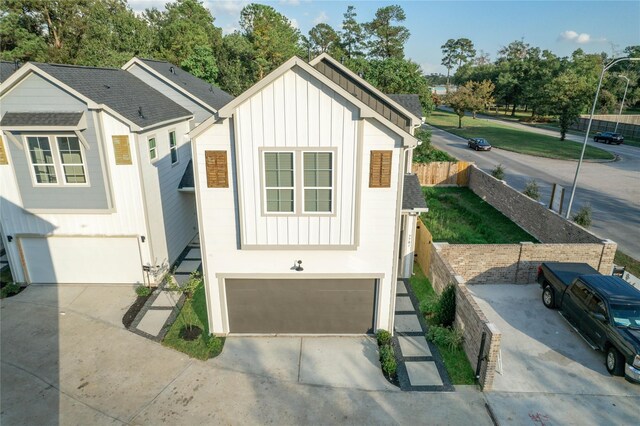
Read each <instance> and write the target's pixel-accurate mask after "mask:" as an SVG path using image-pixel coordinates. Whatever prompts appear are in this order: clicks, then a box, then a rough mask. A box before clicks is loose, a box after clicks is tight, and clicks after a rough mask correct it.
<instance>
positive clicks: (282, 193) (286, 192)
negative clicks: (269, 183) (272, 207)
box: [278, 189, 293, 201]
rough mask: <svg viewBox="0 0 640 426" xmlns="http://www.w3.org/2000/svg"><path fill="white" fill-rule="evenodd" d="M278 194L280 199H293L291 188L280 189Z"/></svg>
mask: <svg viewBox="0 0 640 426" xmlns="http://www.w3.org/2000/svg"><path fill="white" fill-rule="evenodd" d="M278 196H279V197H280V201H293V189H280V190H279V193H278Z"/></svg>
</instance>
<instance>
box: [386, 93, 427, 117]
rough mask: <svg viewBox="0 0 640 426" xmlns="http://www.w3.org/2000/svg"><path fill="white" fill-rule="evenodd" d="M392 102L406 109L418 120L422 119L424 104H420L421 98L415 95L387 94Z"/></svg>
mask: <svg viewBox="0 0 640 426" xmlns="http://www.w3.org/2000/svg"><path fill="white" fill-rule="evenodd" d="M387 96H388V97H389V98H391V100H393V101H395V102H396V103H398V104H400V105H401V106H402V107H404V109H406V110H407V111H409V112H410V113H411V114H413V115H415V116H416V117H418V118H422V116H423V115H424V114H423V113H422V104H421V103H420V97H419V96H418V95H414V94H387Z"/></svg>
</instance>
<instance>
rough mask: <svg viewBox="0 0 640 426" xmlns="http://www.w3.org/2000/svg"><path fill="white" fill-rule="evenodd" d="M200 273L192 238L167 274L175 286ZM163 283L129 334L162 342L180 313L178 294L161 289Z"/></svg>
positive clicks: (196, 242) (195, 241)
mask: <svg viewBox="0 0 640 426" xmlns="http://www.w3.org/2000/svg"><path fill="white" fill-rule="evenodd" d="M195 271H200V272H202V254H201V253H200V241H199V239H198V236H196V237H195V238H194V239H193V240H192V241H191V242H190V243H189V244H188V245H187V247H186V248H185V249H184V251H183V252H182V253H181V254H180V256H179V257H178V260H177V261H176V263H175V265H174V272H173V274H171V275H170V277H171V278H172V279H174V280H175V282H177V283H178V284H179V285H182V284H184V283H185V282H186V281H187V280H188V279H189V276H190V275H191V274H192V273H193V272H195ZM165 286H166V283H162V284H161V285H160V286H159V287H158V288H157V289H156V290H154V292H153V294H152V295H151V297H149V299H148V300H147V302H146V303H145V305H144V307H143V308H142V309H141V310H140V312H139V313H138V315H137V316H136V318H135V319H134V320H133V323H131V327H129V331H132V332H134V333H136V334H139V335H141V336H143V337H146V338H148V339H151V340H155V341H158V342H160V341H162V339H163V338H164V336H165V334H166V333H167V331H168V330H169V326H170V325H171V324H172V323H173V321H174V320H175V318H176V316H177V315H178V313H179V312H180V306H181V300H180V295H179V294H177V293H176V292H174V291H169V290H165Z"/></svg>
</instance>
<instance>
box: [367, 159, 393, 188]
mask: <svg viewBox="0 0 640 426" xmlns="http://www.w3.org/2000/svg"><path fill="white" fill-rule="evenodd" d="M392 155H393V151H371V164H370V166H369V188H390V187H391V156H392Z"/></svg>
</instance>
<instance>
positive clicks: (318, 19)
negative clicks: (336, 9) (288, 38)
mask: <svg viewBox="0 0 640 426" xmlns="http://www.w3.org/2000/svg"><path fill="white" fill-rule="evenodd" d="M328 20H329V16H327V14H326V13H324V11H322V12H320V14H319V15H318V16H316V17H315V18H314V19H313V24H314V25H318V24H319V23H321V22H327V21H328Z"/></svg>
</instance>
